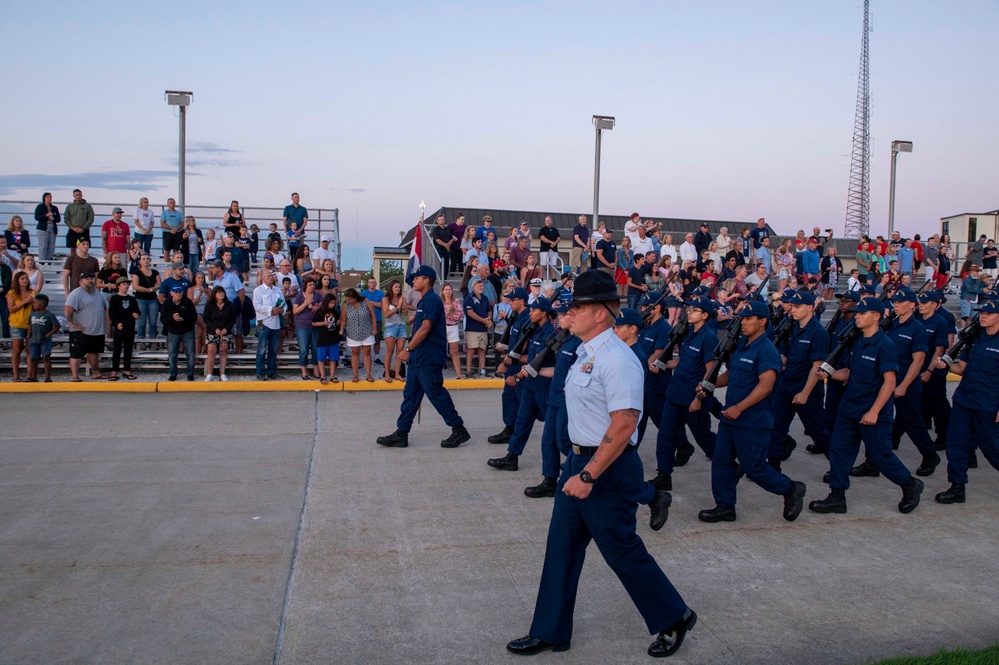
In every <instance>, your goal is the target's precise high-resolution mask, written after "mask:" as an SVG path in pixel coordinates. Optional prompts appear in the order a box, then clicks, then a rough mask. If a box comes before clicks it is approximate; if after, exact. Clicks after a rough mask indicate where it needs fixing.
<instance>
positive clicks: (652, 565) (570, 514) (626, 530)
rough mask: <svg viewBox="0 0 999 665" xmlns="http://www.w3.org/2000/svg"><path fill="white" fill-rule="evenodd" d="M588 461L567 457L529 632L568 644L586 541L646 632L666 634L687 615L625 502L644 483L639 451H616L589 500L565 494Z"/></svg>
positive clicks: (629, 504)
mask: <svg viewBox="0 0 999 665" xmlns="http://www.w3.org/2000/svg"><path fill="white" fill-rule="evenodd" d="M589 460H590V458H589V457H588V456H576V455H569V458H568V460H566V464H565V468H564V470H563V471H562V477H561V478H560V479H559V483H558V492H557V493H556V494H555V506H554V508H553V509H552V520H551V524H550V526H549V527H548V546H547V550H546V551H545V565H544V569H543V571H542V573H541V585H540V586H539V588H538V600H537V604H536V605H535V606H534V622H533V623H532V624H531V631H530V634H531V635H533V636H534V637H537V638H539V639H542V640H544V641H546V642H551V643H553V644H563V643H565V642H568V641H569V640H570V639H571V638H572V615H573V609H574V607H575V605H576V591H577V589H578V587H579V575H580V572H581V571H582V569H583V560H584V558H585V557H586V547H587V545H589V544H590V540H591V539H592V540H594V541H596V544H597V548H598V549H599V550H600V554H601V555H602V556H603V557H604V560H605V561H606V562H607V565H608V566H610V568H611V570H613V571H614V573H615V574H616V575H617V576H618V579H620V580H621V583H622V584H623V585H624V588H625V590H626V591H627V592H628V595H629V596H631V600H632V602H633V603H635V607H637V608H638V611H639V613H641V615H642V618H643V619H645V626H646V627H647V628H648V630H649V634H656V633H659V632H660V631H663V630H665V629H667V628H669V627H670V626H672V625H673V624H675V623H676V622H677V621H679V620H680V619H682V618H683V615H684V613H685V612H686V611H687V605H686V603H684V602H683V599H682V598H681V597H680V594H679V593H677V590H676V588H674V587H673V584H672V583H671V582H670V581H669V578H668V577H666V575H665V573H663V571H662V569H661V568H660V567H659V564H657V563H656V560H655V559H654V558H652V555H650V554H649V552H648V550H646V549H645V544H644V543H643V542H642V539H641V538H639V537H638V534H637V533H635V513H636V510H637V508H638V506H637V505H636V504H635V502H634V501H629V500H628V499H626V498H624V496H623V495H625V494H628V493H632V492H634V491H636V490H635V488H636V487H637V486H638V485H639V484H644V481H643V480H642V461H641V459H640V458H639V456H638V453H637V452H636V451H635V450H634V448H632V447H631V446H629V447H628V448H627V449H626V450H625V451H624V452H623V453H621V456H620V457H618V458H617V459H616V460H615V461H614V463H613V464H611V465H610V467H608V468H607V470H606V471H605V472H604V473H602V474H601V475H600V478H598V479H597V482H596V484H594V486H593V490H592V491H591V492H590V495H589V496H588V497H587V498H586V499H575V498H573V497H570V496H567V495H566V494H564V493H563V492H562V488H563V486H564V485H565V482H566V480H568V479H569V478H570V477H571V476H575V475H577V474H578V473H579V472H580V471H582V470H583V467H585V466H586V464H587V462H589Z"/></svg>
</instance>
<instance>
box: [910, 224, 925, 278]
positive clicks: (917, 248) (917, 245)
mask: <svg viewBox="0 0 999 665" xmlns="http://www.w3.org/2000/svg"><path fill="white" fill-rule="evenodd" d="M924 249H925V248H924V247H923V243H921V242H920V235H919V234H918V233H917V234H916V235H914V236H912V252H913V272H919V268H920V267H921V266H922V265H923V260H924V259H925V254H924V251H923V250H924Z"/></svg>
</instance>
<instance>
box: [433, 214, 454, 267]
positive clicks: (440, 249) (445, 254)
mask: <svg viewBox="0 0 999 665" xmlns="http://www.w3.org/2000/svg"><path fill="white" fill-rule="evenodd" d="M444 222H445V220H444V215H437V220H436V224H437V225H436V226H434V228H432V229H430V240H431V241H432V242H433V243H434V251H435V252H437V256H438V257H439V258H440V260H441V270H443V272H444V275H445V276H447V275H449V274H451V268H452V266H451V247H452V245H454V243H455V242H456V241H455V239H454V236H453V235H452V234H451V229H449V228H448V227H447V225H446V224H445V223H444Z"/></svg>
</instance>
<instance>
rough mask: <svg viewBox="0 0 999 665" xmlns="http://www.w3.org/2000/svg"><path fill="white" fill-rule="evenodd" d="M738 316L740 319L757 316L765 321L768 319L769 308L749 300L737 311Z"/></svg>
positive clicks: (761, 303)
mask: <svg viewBox="0 0 999 665" xmlns="http://www.w3.org/2000/svg"><path fill="white" fill-rule="evenodd" d="M739 316H740V317H742V318H745V317H747V316H758V317H760V318H761V319H767V318H770V308H769V307H767V305H766V303H763V302H760V301H759V300H750V301H749V302H747V303H746V304H745V305H743V307H742V309H740V310H739Z"/></svg>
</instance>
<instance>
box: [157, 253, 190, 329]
mask: <svg viewBox="0 0 999 665" xmlns="http://www.w3.org/2000/svg"><path fill="white" fill-rule="evenodd" d="M175 285H179V286H180V287H181V289H180V291H181V293H187V289H189V288H190V287H191V280H189V279H188V278H187V276H186V275H185V274H184V264H183V263H181V262H180V261H175V262H174V263H172V264H171V265H170V275H169V276H168V277H167V278H166V279H164V280H163V281H162V282H161V283H160V290H159V292H158V294H157V295H158V296H159V300H160V304H161V305H162V304H163V303H164V302H166V301H167V300H168V299H169V298H170V291H171V289H173V287H174V286H175ZM161 310H162V308H161ZM160 318H163V317H162V314H161V316H160Z"/></svg>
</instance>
